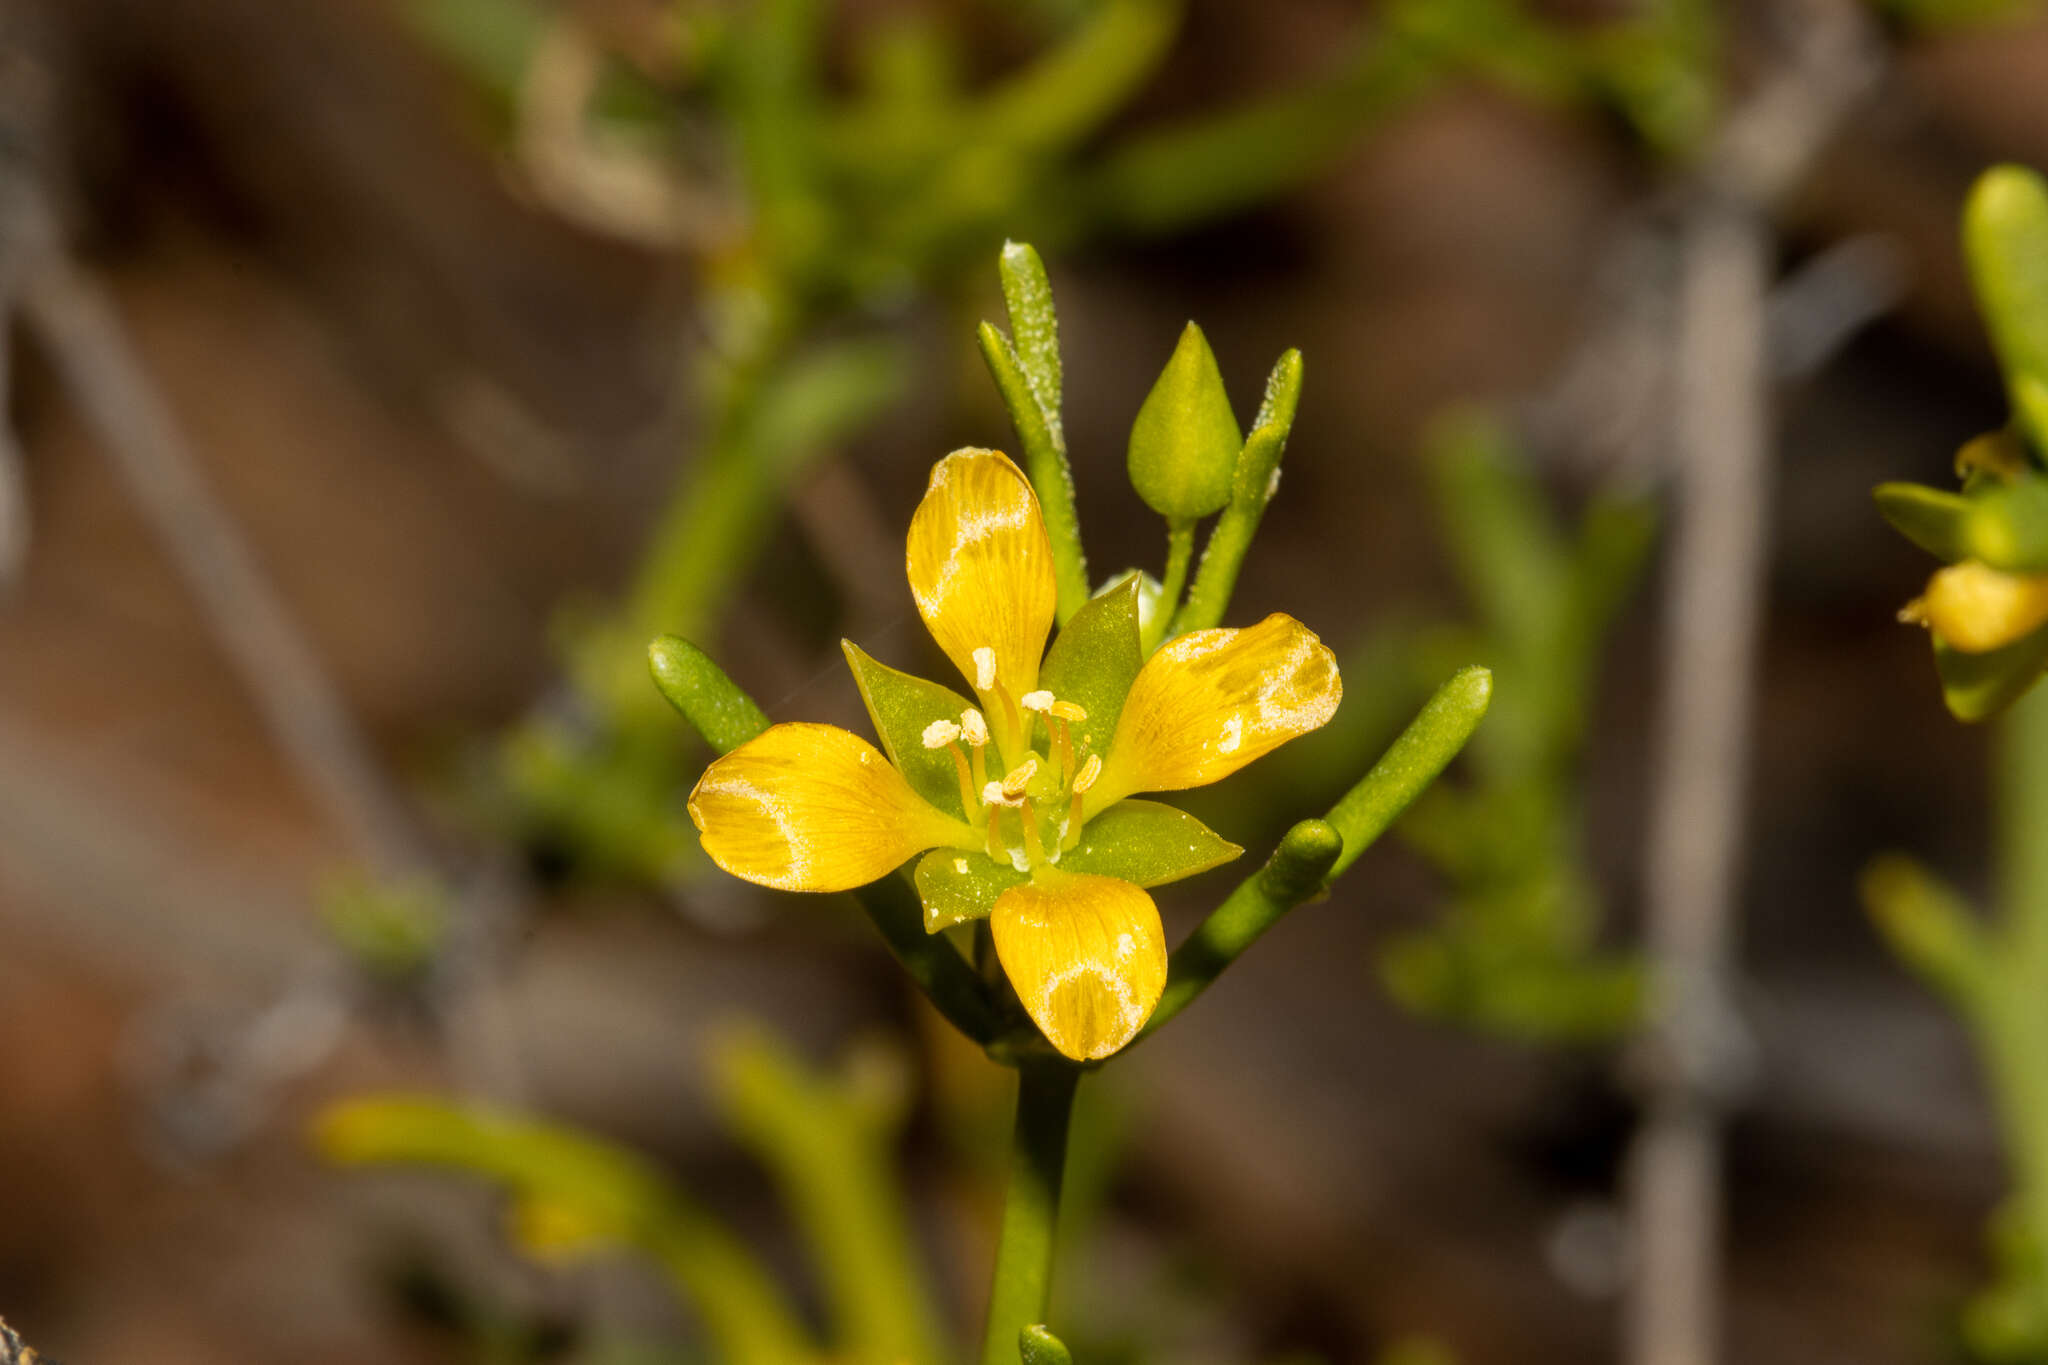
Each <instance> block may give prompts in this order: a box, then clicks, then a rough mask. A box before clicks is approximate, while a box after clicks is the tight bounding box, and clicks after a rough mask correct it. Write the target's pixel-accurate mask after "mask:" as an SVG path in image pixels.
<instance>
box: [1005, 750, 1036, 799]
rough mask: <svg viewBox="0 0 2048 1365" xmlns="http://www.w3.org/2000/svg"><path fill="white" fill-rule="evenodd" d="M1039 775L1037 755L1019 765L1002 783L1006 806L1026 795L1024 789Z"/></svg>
mask: <svg viewBox="0 0 2048 1365" xmlns="http://www.w3.org/2000/svg"><path fill="white" fill-rule="evenodd" d="M1037 775H1038V755H1037V754H1033V755H1031V757H1029V758H1027V759H1025V760H1024V761H1023V762H1022V763H1019V764H1018V765H1017V766H1016V767H1015V768H1013V769H1011V770H1010V773H1009V776H1007V777H1005V778H1004V779H1003V781H1002V791H1003V796H1004V797H1005V804H1008V803H1009V802H1011V801H1014V800H1016V799H1017V798H1018V797H1020V796H1022V795H1023V794H1024V788H1025V787H1026V786H1027V785H1029V784H1030V781H1031V779H1032V778H1033V777H1035V776H1037Z"/></svg>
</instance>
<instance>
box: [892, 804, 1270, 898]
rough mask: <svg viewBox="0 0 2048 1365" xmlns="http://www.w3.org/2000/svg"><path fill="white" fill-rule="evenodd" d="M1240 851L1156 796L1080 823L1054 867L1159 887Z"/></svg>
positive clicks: (1105, 812)
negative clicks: (1078, 839) (1077, 835)
mask: <svg viewBox="0 0 2048 1365" xmlns="http://www.w3.org/2000/svg"><path fill="white" fill-rule="evenodd" d="M1243 852H1244V850H1243V849H1242V848H1239V847H1238V846H1237V845H1236V844H1233V843H1231V842H1230V841H1229V840H1228V839H1225V838H1224V837H1223V836H1222V835H1220V834H1218V833H1216V831H1215V830H1212V829H1210V828H1209V827H1208V826H1207V825H1205V824H1203V823H1202V822H1201V821H1200V820H1197V819H1196V818H1195V817H1194V816H1192V815H1189V814H1188V813H1187V812H1186V811H1184V810H1177V809H1175V808H1174V807H1172V806H1168V805H1162V804H1161V803H1160V802H1157V801H1135V800H1134V801H1119V802H1117V803H1116V804H1115V805H1114V806H1111V807H1110V808H1109V809H1108V810H1106V811H1104V812H1102V814H1100V815H1098V816H1096V817H1095V818H1094V819H1092V820H1090V821H1089V822H1088V823H1087V824H1086V825H1085V826H1083V827H1082V830H1081V842H1080V843H1078V844H1076V845H1075V846H1074V847H1073V848H1072V849H1070V850H1069V851H1068V852H1067V853H1066V854H1064V855H1063V856H1062V857H1061V858H1060V862H1059V867H1060V870H1061V871H1062V872H1086V873H1093V874H1095V875H1096V876H1102V877H1120V878H1122V879H1123V880H1124V881H1127V882H1133V883H1135V884H1136V885H1138V886H1164V885H1165V884H1166V883H1168V882H1177V881H1179V880H1180V879H1181V878H1183V877H1192V876H1194V875H1195V874H1196V873H1197V872H1207V871H1208V870H1209V869H1210V868H1212V867H1221V866H1222V865H1223V864H1225V863H1227V862H1229V861H1230V860H1231V859H1232V858H1235V857H1237V856H1238V855H1239V854H1240V853H1243ZM927 861H929V860H927ZM920 870H922V868H921V867H920Z"/></svg>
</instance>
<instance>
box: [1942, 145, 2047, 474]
mask: <svg viewBox="0 0 2048 1365" xmlns="http://www.w3.org/2000/svg"><path fill="white" fill-rule="evenodd" d="M1963 248H1964V254H1965V255H1966V256H1967V257H1968V258H1969V263H1970V278H1971V281H1972V283H1973V284H1974V285H1975V287H1976V294H1977V304H1978V307H1979V308H1981V309H1982V310H1983V312H1984V322H1985V325H1986V327H1987V328H1989V330H1990V332H1991V344H1992V347H1993V349H1994V350H1996V351H1997V352H1998V362H1999V368H2001V369H2002V370H2004V372H2005V380H2006V387H2007V390H2008V392H2009V393H2010V394H2011V397H2012V405H2013V417H2014V419H2015V420H2016V421H2017V422H2018V424H2019V426H2020V428H2021V429H2022V430H2023V431H2024V432H2025V433H2026V434H2027V436H2028V438H2029V439H2030V440H2031V442H2032V444H2033V447H2034V450H2035V452H2036V453H2037V454H2039V453H2041V452H2048V182H2044V181H2043V180H2042V179H2041V177H2040V176H2039V175H2038V174H2036V173H2035V172H2033V171H2031V170H2028V169H2027V168H2025V167H2023V166H1994V167H1992V168H1991V169H1990V170H1988V171H1986V172H1984V174H1983V175H1981V176H1979V177H1978V178H1977V184H1976V186H1975V187H1974V188H1973V189H1972V190H1971V191H1970V198H1969V202H1968V203H1967V204H1965V205H1964V207H1963Z"/></svg>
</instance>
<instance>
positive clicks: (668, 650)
mask: <svg viewBox="0 0 2048 1365" xmlns="http://www.w3.org/2000/svg"><path fill="white" fill-rule="evenodd" d="M647 667H648V671H649V672H651V673H653V675H654V685H655V686H656V687H658V688H660V689H661V695H662V696H663V697H665V698H667V699H668V704H669V705H670V706H673V707H675V708H676V710H678V711H680V712H681V713H682V715H683V719H685V720H687V721H689V722H690V724H692V725H694V726H696V727H697V733H698V734H700V735H702V736H704V742H705V743H707V744H709V745H710V746H711V747H712V748H714V749H716V750H718V752H719V753H721V754H724V753H731V752H732V751H733V750H734V749H736V748H738V747H739V746H740V745H742V744H744V743H746V742H747V741H748V740H750V739H752V738H753V737H754V736H756V735H758V734H760V733H761V732H762V731H763V730H765V729H767V728H768V717H767V716H765V715H763V714H762V712H761V708H760V707H758V706H756V705H754V699H753V698H752V697H749V696H748V695H747V694H746V693H745V692H743V691H741V690H740V688H739V685H738V684H736V683H735V682H733V680H732V679H731V678H728V677H726V676H725V670H724V669H722V668H720V667H719V666H718V665H717V664H715V663H713V662H712V661H711V656H710V655H709V654H706V653H705V652H704V651H703V650H701V649H699V648H697V646H695V645H693V644H691V643H690V642H689V641H688V640H685V639H683V638H682V637H681V636H680V635H664V636H662V637H661V638H659V639H657V640H655V641H654V642H653V643H652V644H650V645H648V646H647Z"/></svg>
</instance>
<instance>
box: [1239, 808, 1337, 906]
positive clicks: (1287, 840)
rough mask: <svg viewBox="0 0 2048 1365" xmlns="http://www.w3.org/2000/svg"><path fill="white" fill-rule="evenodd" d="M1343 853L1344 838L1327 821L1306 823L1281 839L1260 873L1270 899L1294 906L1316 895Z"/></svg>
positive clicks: (1307, 821)
mask: <svg viewBox="0 0 2048 1365" xmlns="http://www.w3.org/2000/svg"><path fill="white" fill-rule="evenodd" d="M1343 853H1344V836H1343V835H1342V834H1339V833H1338V832H1337V827H1336V826H1335V825H1332V824H1331V823H1330V822H1329V821H1327V820H1303V821H1302V822H1300V823H1299V824H1297V825H1295V826H1294V828H1292V829H1290V830H1288V831H1287V833H1286V834H1285V835H1283V836H1282V837H1281V839H1280V847H1278V848H1277V849H1275V850H1273V856H1272V857H1271V858H1269V859H1267V861H1266V865H1265V866H1264V867H1263V868H1261V869H1260V870H1259V878H1260V881H1261V882H1262V884H1263V889H1264V891H1265V893H1266V894H1267V895H1268V896H1271V897H1272V898H1273V899H1274V900H1276V901H1282V902H1295V901H1302V900H1306V899H1307V898H1308V897H1309V896H1311V895H1313V894H1315V892H1316V890H1317V889H1318V888H1319V887H1320V886H1321V885H1322V884H1323V881H1324V880H1325V879H1326V878H1328V876H1329V875H1330V869H1331V868H1333V867H1335V866H1336V865H1337V859H1338V858H1340V857H1342V856H1343Z"/></svg>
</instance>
